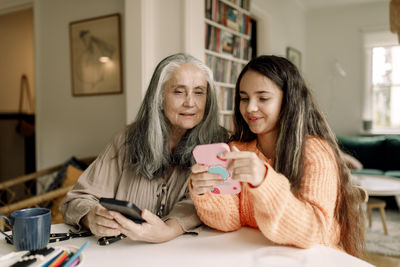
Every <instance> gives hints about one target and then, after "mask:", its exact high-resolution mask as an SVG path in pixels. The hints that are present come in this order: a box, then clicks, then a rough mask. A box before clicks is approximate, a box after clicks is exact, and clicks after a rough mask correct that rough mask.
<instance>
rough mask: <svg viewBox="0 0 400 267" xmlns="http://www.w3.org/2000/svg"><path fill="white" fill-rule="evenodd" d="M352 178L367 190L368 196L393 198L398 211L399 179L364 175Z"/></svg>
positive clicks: (399, 206)
mask: <svg viewBox="0 0 400 267" xmlns="http://www.w3.org/2000/svg"><path fill="white" fill-rule="evenodd" d="M352 176H353V179H354V182H355V183H356V184H358V185H360V186H361V187H363V188H364V189H365V190H367V192H368V195H369V196H395V198H396V203H397V207H398V208H399V209H400V178H396V177H389V176H384V175H366V174H352Z"/></svg>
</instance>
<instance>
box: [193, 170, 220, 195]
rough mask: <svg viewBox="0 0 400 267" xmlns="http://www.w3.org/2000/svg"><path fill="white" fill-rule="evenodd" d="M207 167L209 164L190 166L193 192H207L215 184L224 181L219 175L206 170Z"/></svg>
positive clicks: (198, 193)
mask: <svg viewBox="0 0 400 267" xmlns="http://www.w3.org/2000/svg"><path fill="white" fill-rule="evenodd" d="M209 168H210V167H209V166H206V165H201V164H195V165H193V166H192V173H191V174H190V184H191V186H192V192H193V193H195V194H197V195H200V194H204V193H206V192H209V191H210V190H211V189H212V188H213V187H215V186H216V185H219V184H221V183H223V182H224V180H223V179H222V176H221V175H219V174H215V173H209V172H207V171H208V170H209Z"/></svg>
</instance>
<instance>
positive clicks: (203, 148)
mask: <svg viewBox="0 0 400 267" xmlns="http://www.w3.org/2000/svg"><path fill="white" fill-rule="evenodd" d="M229 151H231V150H230V148H229V146H228V145H227V144H225V143H215V144H207V145H197V146H196V147H195V148H194V149H193V156H194V159H195V160H196V162H197V163H199V164H205V165H208V166H210V169H209V170H208V172H209V173H217V174H220V175H221V176H222V178H223V179H224V182H223V183H222V184H219V185H217V186H215V187H214V188H213V189H211V191H210V193H211V194H215V195H224V194H238V193H240V191H241V189H242V188H241V186H240V182H239V181H234V180H232V175H231V173H229V171H228V170H227V167H228V166H229V164H231V162H232V160H230V159H221V158H220V157H219V155H220V154H222V153H225V152H229Z"/></svg>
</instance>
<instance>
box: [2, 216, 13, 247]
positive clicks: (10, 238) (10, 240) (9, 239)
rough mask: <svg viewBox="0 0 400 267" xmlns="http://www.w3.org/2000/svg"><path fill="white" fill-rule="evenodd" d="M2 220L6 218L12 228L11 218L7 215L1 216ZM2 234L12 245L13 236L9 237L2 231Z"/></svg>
mask: <svg viewBox="0 0 400 267" xmlns="http://www.w3.org/2000/svg"><path fill="white" fill-rule="evenodd" d="M0 218H4V219H5V220H6V221H7V223H8V224H9V225H11V226H12V224H11V220H10V218H9V217H8V216H7V215H2V214H0ZM0 232H1V233H2V234H3V235H4V236H5V237H6V239H7V241H8V242H10V243H11V244H13V239H12V237H11V236H9V235H7V234H6V233H4V232H3V231H1V230H0Z"/></svg>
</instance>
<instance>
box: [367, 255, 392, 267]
mask: <svg viewBox="0 0 400 267" xmlns="http://www.w3.org/2000/svg"><path fill="white" fill-rule="evenodd" d="M363 260H365V261H367V262H369V263H371V264H373V265H375V266H377V267H400V257H390V256H382V255H379V254H371V253H369V254H367V255H366V256H365V258H364V259H363Z"/></svg>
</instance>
